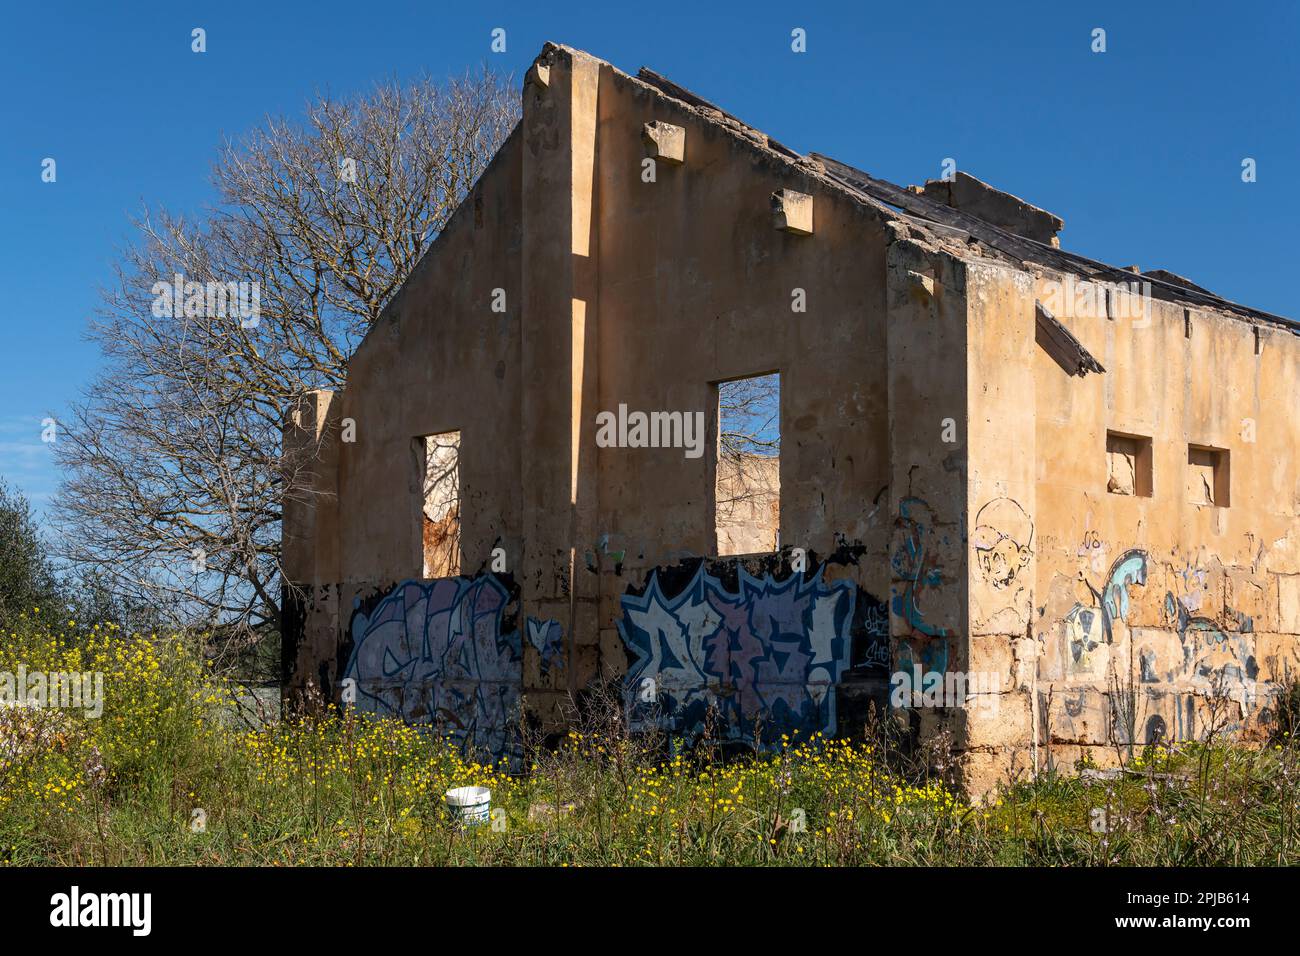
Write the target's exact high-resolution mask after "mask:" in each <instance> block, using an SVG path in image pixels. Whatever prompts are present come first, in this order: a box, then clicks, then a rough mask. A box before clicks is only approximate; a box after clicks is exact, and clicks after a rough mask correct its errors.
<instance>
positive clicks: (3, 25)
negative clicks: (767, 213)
mask: <svg viewBox="0 0 1300 956" xmlns="http://www.w3.org/2000/svg"><path fill="white" fill-rule="evenodd" d="M728 6H730V9H727V7H728ZM1297 9H1298V6H1297V5H1296V4H1293V3H1291V2H1276V3H1258V4H1251V5H1240V4H1227V3H1225V4H1209V3H1199V2H1179V3H1163V4H1162V3H1134V2H1124V3H1068V4H1066V3H1050V2H1048V3H1044V2H1042V0H1037V2H1026V3H1003V4H998V3H988V4H984V3H978V4H976V3H970V2H964V3H942V2H931V3H924V4H919V3H918V4H901V3H873V2H868V0H856V2H848V3H804V4H792V3H767V2H747V3H743V4H742V3H734V4H730V5H727V4H715V3H652V4H645V3H636V2H622V3H619V2H615V3H611V2H608V0H606V2H600V3H585V4H576V3H575V4H566V3H562V2H555V3H551V2H547V3H536V2H533V3H527V4H483V3H477V2H476V3H464V4H457V3H454V2H432V0H427V2H421V3H403V2H384V3H363V2H357V0H348V2H333V0H315V2H302V3H288V2H274V3H273V2H267V0H261V2H257V3H251V2H244V0H222V2H211V3H195V2H187V3H176V2H171V3H162V2H144V0H133V2H129V3H104V2H85V3H76V4H70V3H60V2H54V0H51V2H40V3H21V4H20V3H16V2H14V3H7V4H5V9H4V12H3V13H0V91H3V92H2V93H0V103H3V110H0V121H2V122H0V223H3V227H4V228H3V229H0V278H3V285H4V298H3V302H4V309H5V314H4V315H3V318H2V319H0V322H2V323H3V348H0V474H3V475H5V476H7V477H8V478H9V479H10V480H11V481H13V482H15V483H17V484H18V485H19V486H20V487H21V488H22V489H23V490H24V491H25V492H26V493H27V494H28V495H29V496H30V497H31V498H32V499H33V502H34V504H35V505H36V506H37V507H38V508H40V507H41V506H43V505H44V503H45V502H46V501H47V499H48V496H49V495H50V493H51V492H52V491H53V490H54V488H55V486H56V485H57V480H58V476H57V474H56V472H55V470H54V469H53V467H52V464H51V461H50V455H49V448H48V446H46V445H43V444H42V443H41V441H40V421H41V419H42V418H43V417H44V416H45V415H46V414H53V415H54V416H55V417H58V416H59V415H60V413H61V410H62V409H63V408H65V407H66V405H67V403H68V401H69V400H70V399H71V398H73V397H74V396H75V395H76V394H77V393H78V391H79V390H81V389H83V388H84V387H85V386H86V385H87V383H88V382H89V381H90V379H91V377H92V375H93V373H94V371H95V368H96V365H97V362H98V356H97V354H96V352H95V350H94V348H93V346H91V345H90V344H89V343H87V342H86V341H85V340H84V338H83V329H84V326H85V320H86V318H87V316H88V315H89V314H90V312H91V310H92V309H93V307H94V305H95V302H96V298H97V290H98V289H99V288H100V287H101V286H104V285H106V284H108V282H109V280H110V271H109V267H110V263H111V262H112V261H113V257H114V250H115V248H117V247H118V246H120V245H121V244H123V243H124V242H125V241H126V240H127V239H128V237H129V235H130V231H129V229H128V226H127V222H126V217H127V215H128V214H129V213H130V212H132V211H134V210H137V209H139V207H140V204H141V203H142V202H144V201H148V202H149V203H150V204H163V205H166V206H167V207H169V208H172V209H174V210H178V211H184V210H196V209H198V208H200V207H201V206H202V205H203V204H204V203H205V202H206V201H208V200H209V199H210V197H211V191H210V187H209V185H208V182H207V177H208V172H209V168H210V166H211V163H212V160H213V158H214V155H215V152H214V150H215V147H216V145H217V143H218V142H219V139H220V137H221V135H222V134H223V133H226V134H238V133H240V132H242V131H243V130H246V129H248V128H249V127H252V126H254V125H256V124H258V123H259V122H260V121H261V120H262V118H263V117H264V116H265V115H266V114H267V113H273V114H287V115H294V114H297V113H298V112H299V111H300V110H301V107H302V104H303V101H304V99H305V98H306V97H307V96H309V95H310V94H311V93H312V91H313V90H316V89H329V90H331V91H333V92H336V93H344V92H351V91H356V90H362V89H365V88H367V87H368V86H369V85H370V84H371V83H372V82H373V81H374V80H376V79H378V78H381V77H385V76H391V75H397V76H408V75H411V74H413V73H417V72H419V71H421V70H427V71H429V72H430V73H432V74H434V75H435V76H442V75H446V74H449V73H459V72H461V71H463V70H465V69H466V68H468V67H474V66H477V65H479V64H481V63H483V62H488V63H490V64H492V65H494V66H496V67H498V68H500V69H502V70H503V71H507V72H514V73H515V75H516V78H519V77H521V76H522V72H523V70H524V69H525V68H526V67H527V65H528V64H529V63H530V62H531V60H532V58H533V57H534V56H535V55H536V53H537V52H538V50H539V49H540V47H541V45H542V43H543V42H544V41H546V40H555V41H558V42H562V43H567V44H570V45H572V46H577V47H580V48H582V49H585V50H587V51H589V52H591V53H593V54H595V55H597V56H600V57H602V58H604V59H606V60H609V61H611V62H613V63H614V64H615V65H617V66H619V67H621V68H623V69H625V70H629V71H635V70H636V69H637V68H638V67H640V66H642V65H646V66H650V67H653V68H654V69H656V70H658V71H660V72H661V73H665V74H667V75H668V76H670V77H672V78H673V79H674V80H676V81H677V82H678V83H681V84H682V85H684V86H686V87H688V88H690V89H693V90H694V91H696V92H697V93H699V94H700V95H702V96H704V97H706V98H708V99H710V100H713V101H714V102H716V103H718V104H719V105H720V106H722V107H724V108H725V109H727V110H728V111H730V112H732V113H734V114H736V115H737V116H739V117H741V118H743V119H745V120H746V121H747V122H750V123H752V124H753V125H755V126H757V127H759V128H761V129H763V130H764V131H766V132H768V133H769V134H771V135H772V136H774V137H776V138H777V139H779V140H781V141H783V142H784V143H786V144H787V145H789V146H791V147H793V148H795V149H798V150H800V151H803V152H807V151H810V150H814V149H815V150H818V151H820V152H824V153H827V154H829V155H832V156H835V157H837V158H841V159H843V160H844V161H846V162H849V163H852V164H854V165H857V166H859V167H861V168H864V169H866V170H868V171H870V172H872V173H874V174H876V175H879V176H882V177H885V178H887V179H890V180H893V181H895V182H899V183H903V184H908V183H921V182H924V181H925V179H927V178H935V177H937V176H938V175H939V174H940V172H941V169H940V164H941V163H942V162H943V159H944V158H945V157H953V158H954V159H955V160H956V161H957V164H958V167H959V168H961V169H964V170H966V171H968V172H970V173H972V174H973V175H975V176H978V177H980V178H982V179H986V180H989V181H991V182H992V183H994V184H995V185H998V186H1000V187H1002V188H1005V189H1007V190H1009V191H1011V192H1014V193H1016V194H1018V195H1020V196H1022V197H1024V198H1025V199H1027V200H1029V201H1030V202H1034V203H1036V204H1038V205H1041V206H1043V207H1045V208H1047V209H1050V210H1051V211H1053V212H1055V213H1057V214H1058V215H1060V216H1062V217H1063V218H1064V219H1065V223H1066V225H1065V230H1064V232H1063V234H1062V239H1063V243H1064V245H1065V246H1066V247H1067V248H1070V249H1073V250H1075V251H1078V252H1081V253H1084V254H1085V255H1089V256H1092V257H1094V258H1098V259H1102V260H1105V261H1107V262H1110V263H1113V264H1116V265H1129V264H1138V265H1140V266H1141V267H1142V268H1144V269H1151V268H1165V269H1170V270H1172V271H1174V272H1177V273H1180V274H1182V275H1186V276H1188V277H1189V278H1191V279H1192V280H1194V281H1195V282H1197V283H1199V284H1200V285H1202V286H1205V287H1206V288H1209V289H1211V290H1213V291H1215V292H1217V293H1219V294H1221V295H1224V296H1226V297H1228V298H1231V299H1235V300H1237V301H1240V302H1243V303H1246V304H1249V305H1253V306H1255V307H1257V308H1261V309H1266V310H1268V311H1272V312H1276V313H1281V314H1283V315H1288V316H1291V317H1294V318H1300V308H1297V302H1296V293H1295V284H1294V279H1295V277H1296V276H1297V275H1298V274H1300V268H1297V265H1296V251H1295V248H1296V247H1295V242H1294V238H1293V236H1292V235H1291V233H1292V231H1293V230H1294V229H1295V228H1296V223H1297V221H1300V190H1298V189H1297V186H1296V181H1295V168H1296V165H1297V163H1298V162H1300V133H1298V132H1297V123H1298V122H1300V110H1297V106H1298V105H1300V104H1298V103H1297V99H1298V97H1297V91H1298V90H1300V82H1298V80H1300V70H1298V68H1297V54H1296V41H1297V39H1298V38H1300V29H1298V27H1300V13H1297ZM196 26H201V27H203V28H205V29H206V30H207V38H208V52H206V53H204V54H202V55H197V54H194V53H192V52H191V51H190V31H191V29H192V28H193V27H196ZM495 27H502V28H504V29H505V30H506V31H507V52H506V53H505V54H493V53H492V52H491V51H490V40H491V37H490V34H491V31H492V29H493V28H495ZM795 27H802V28H804V29H805V30H806V31H807V37H808V51H807V52H806V53H803V54H795V53H793V52H791V50H790V31H791V30H792V29H794V28H795ZM1094 27H1102V28H1104V29H1105V30H1106V31H1107V52H1105V53H1104V54H1094V53H1093V52H1091V49H1090V47H1091V42H1092V38H1091V32H1092V30H1093V28H1094ZM47 156H49V157H54V158H55V159H56V160H57V162H58V181H57V183H54V184H46V183H42V182H41V178H40V172H41V166H40V164H41V160H42V159H43V158H44V157H47ZM1243 157H1253V158H1254V159H1255V160H1256V161H1257V163H1258V181H1257V182H1255V183H1252V184H1245V183H1243V182H1242V181H1241V161H1242V159H1243Z"/></svg>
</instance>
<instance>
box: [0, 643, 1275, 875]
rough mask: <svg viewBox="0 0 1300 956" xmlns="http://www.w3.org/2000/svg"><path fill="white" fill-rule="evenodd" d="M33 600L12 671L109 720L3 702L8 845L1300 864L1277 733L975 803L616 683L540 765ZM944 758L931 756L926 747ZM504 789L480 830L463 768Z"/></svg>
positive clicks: (323, 859) (919, 773)
mask: <svg viewBox="0 0 1300 956" xmlns="http://www.w3.org/2000/svg"><path fill="white" fill-rule="evenodd" d="M37 620H39V619H38V618H36V619H35V620H34V619H31V618H29V619H24V620H22V621H20V622H19V626H18V627H15V628H11V629H9V633H8V634H7V635H5V636H6V637H7V640H6V641H5V642H4V643H3V645H2V646H0V671H4V670H8V671H14V670H16V668H17V665H18V664H19V663H24V664H25V665H26V667H27V669H28V670H29V671H32V670H44V671H58V670H63V671H96V670H97V671H101V672H102V673H103V674H104V689H105V706H104V711H103V715H102V716H101V717H99V718H97V719H96V718H91V717H86V716H85V715H83V714H79V713H76V712H59V711H49V710H41V709H33V708H27V707H7V708H3V709H0V861H2V862H5V863H9V864H16V865H27V864H46V865H48V864H55V865H58V864H106V865H138V864H145V865H148V864H225V865H295V864H324V865H359V866H365V865H376V864H380V865H383V864H388V865H444V864H446V865H475V864H490V865H542V866H592V865H669V866H677V865H773V864H775V865H877V864H879V865H898V864H911V865H971V864H974V865H1025V864H1035V865H1159V866H1167V865H1192V864H1201V865H1215V864H1229V865H1243V866H1244V865H1259V864H1294V863H1297V862H1300V852H1298V851H1297V836H1300V824H1298V823H1297V815H1296V802H1297V795H1296V789H1297V788H1296V782H1297V760H1296V748H1295V746H1294V744H1293V738H1292V737H1291V736H1290V734H1289V731H1288V730H1279V735H1278V737H1277V738H1276V739H1275V740H1274V741H1273V742H1271V743H1270V744H1269V745H1268V746H1266V747H1260V748H1253V749H1251V748H1245V747H1235V746H1229V745H1222V746H1220V745H1209V746H1206V745H1200V744H1184V745H1175V746H1170V747H1164V748H1159V747H1149V748H1146V749H1145V750H1139V751H1137V752H1136V753H1135V754H1134V755H1133V758H1132V760H1131V761H1130V762H1129V764H1128V766H1127V767H1126V768H1125V769H1124V770H1123V771H1121V772H1119V773H1117V774H1113V775H1110V776H1108V777H1106V778H1102V779H1099V778H1095V777H1094V778H1085V777H1078V776H1073V775H1071V776H1066V775H1061V774H1057V773H1048V774H1044V775H1040V777H1039V778H1038V779H1037V780H1036V781H1034V782H1032V783H1022V784H1018V785H1016V786H1012V787H1007V788H1005V789H1004V790H1003V791H1002V792H1000V793H999V794H997V795H996V796H995V797H994V798H993V799H992V800H990V801H989V802H988V803H981V804H980V805H978V806H972V805H970V804H968V803H967V802H966V801H964V800H963V799H962V798H961V797H960V796H959V795H957V794H955V793H953V792H951V791H950V790H949V789H947V788H946V787H945V786H944V785H943V783H942V782H941V781H940V780H938V779H936V778H933V777H928V776H926V775H925V774H924V772H923V770H922V769H920V768H911V769H910V770H909V769H908V768H907V767H906V766H905V765H903V764H902V763H900V761H899V760H898V759H896V758H897V754H895V753H894V751H893V749H892V745H891V744H890V735H889V734H888V733H886V732H885V731H886V729H887V727H888V722H885V724H882V725H880V726H878V727H875V728H872V729H871V730H870V732H869V733H868V734H867V735H866V739H859V740H857V741H855V742H849V741H846V740H829V739H825V738H821V737H814V738H811V739H807V740H785V741H783V743H782V746H780V747H779V748H777V749H776V750H775V751H774V752H771V753H766V754H762V755H749V756H742V757H740V758H736V757H734V756H731V757H728V758H725V759H724V757H723V755H722V754H720V753H717V752H714V751H711V750H710V749H709V748H707V747H704V748H697V749H695V750H694V751H693V752H688V751H686V750H685V749H684V748H682V747H681V746H680V745H679V744H680V742H675V741H671V740H663V739H658V738H655V737H653V736H644V735H633V734H629V733H628V732H627V731H626V728H625V725H624V723H623V721H622V719H621V715H620V713H619V709H618V706H617V699H616V698H615V697H613V696H608V695H607V696H605V697H603V698H601V697H599V696H597V699H596V701H595V703H594V704H591V703H589V704H588V706H586V707H584V709H583V710H582V712H581V713H578V712H575V713H574V714H573V715H572V718H573V723H572V726H573V727H574V729H573V730H572V731H570V732H569V733H568V735H567V736H566V737H564V738H563V739H562V740H561V741H560V742H559V743H558V745H553V746H550V747H542V746H536V745H535V744H537V743H538V742H537V741H530V742H529V744H530V745H529V747H528V748H527V760H526V768H525V769H526V772H524V773H516V774H511V773H508V772H506V770H505V768H503V767H492V766H485V765H482V764H479V763H475V762H474V761H472V760H467V759H466V758H464V757H463V756H461V754H460V753H459V752H458V751H457V750H456V749H455V748H453V747H451V746H450V745H448V744H447V743H446V742H445V741H444V740H442V739H440V738H439V737H438V736H437V735H436V734H435V733H432V732H430V731H428V730H422V729H418V728H413V727H409V726H406V725H404V724H401V723H400V722H397V721H394V720H387V719H371V718H369V717H367V716H365V715H358V714H356V713H355V712H351V711H349V712H347V713H345V714H338V713H333V712H329V713H327V714H326V715H325V716H322V717H306V716H304V717H298V718H293V719H288V720H284V721H281V722H277V723H274V724H272V725H269V726H265V727H261V728H257V729H250V728H247V727H242V726H239V725H238V724H237V723H235V722H233V721H231V720H230V719H228V718H229V715H230V714H231V712H232V709H231V701H230V697H229V695H228V694H227V693H226V692H225V691H224V690H223V689H222V688H221V685H220V683H219V682H217V681H214V680H212V679H211V678H210V677H209V675H208V672H207V669H206V667H205V666H204V665H203V663H202V662H201V660H200V659H199V657H198V655H197V654H196V653H195V652H194V650H193V649H192V648H191V646H190V645H189V644H188V643H187V641H186V640H185V639H183V638H180V637H157V636H141V635H133V636H127V635H122V634H120V633H117V632H114V631H113V630H111V629H108V628H89V629H87V628H79V627H76V626H74V625H71V624H68V623H63V624H60V625H58V626H54V627H50V626H41V625H39V624H38V623H36V621H37ZM928 763H930V764H933V763H934V761H928ZM467 784H477V785H483V786H487V787H489V788H490V789H491V791H492V807H493V815H492V819H491V822H490V823H489V824H488V825H485V826H481V827H476V828H471V829H463V828H461V827H460V826H458V825H457V823H456V822H455V821H453V820H452V819H451V818H450V816H449V814H448V812H447V810H446V808H445V807H444V805H443V802H442V794H443V793H444V792H445V791H446V790H447V789H448V788H450V787H453V786H461V785H467Z"/></svg>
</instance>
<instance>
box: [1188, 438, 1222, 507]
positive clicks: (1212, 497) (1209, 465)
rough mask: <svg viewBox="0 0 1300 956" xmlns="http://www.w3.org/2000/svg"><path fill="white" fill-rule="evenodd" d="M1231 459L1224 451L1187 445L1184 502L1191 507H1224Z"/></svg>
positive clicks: (1205, 446)
mask: <svg viewBox="0 0 1300 956" xmlns="http://www.w3.org/2000/svg"><path fill="white" fill-rule="evenodd" d="M1230 479H1231V460H1230V458H1229V455H1228V451H1227V449H1224V448H1211V447H1210V446H1209V445H1188V446H1187V500H1188V501H1189V502H1191V503H1192V504H1194V505H1201V506H1205V507H1214V508H1227V507H1228V506H1229V504H1231V501H1230V488H1229V484H1230Z"/></svg>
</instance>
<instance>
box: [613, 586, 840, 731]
mask: <svg viewBox="0 0 1300 956" xmlns="http://www.w3.org/2000/svg"><path fill="white" fill-rule="evenodd" d="M737 585H738V586H737V589H736V590H734V591H733V590H730V589H728V588H727V587H726V586H725V585H724V584H723V583H722V582H721V581H720V580H719V579H718V578H716V577H714V576H713V575H711V574H709V573H708V572H707V571H706V570H705V567H704V564H703V562H701V563H700V566H699V567H698V568H697V570H696V571H695V574H694V576H693V577H692V578H691V579H690V580H689V582H688V583H687V584H686V585H685V586H684V587H682V588H681V589H680V590H679V591H677V592H676V593H668V592H667V591H666V590H665V586H664V585H663V584H662V583H661V579H660V574H659V571H652V572H651V574H650V578H649V580H648V581H647V582H646V585H645V588H644V590H643V591H642V592H641V593H640V594H635V593H629V594H626V595H624V596H623V598H622V619H621V620H620V621H619V623H618V630H619V634H620V636H621V637H622V639H623V642H624V644H625V646H626V647H627V650H628V652H629V657H630V665H629V669H628V674H627V677H626V681H625V687H626V691H627V704H628V714H629V718H630V722H631V723H632V725H633V727H635V728H639V729H646V728H647V727H650V726H655V725H657V726H659V727H660V728H662V729H664V730H667V731H670V732H673V733H681V734H686V735H692V736H694V735H700V734H702V733H703V732H705V731H706V729H710V728H709V727H706V724H708V723H709V722H710V721H712V722H713V725H712V728H711V729H712V733H713V735H714V736H716V737H718V738H720V739H725V740H740V741H745V742H747V743H751V744H754V743H764V742H770V741H771V740H773V739H774V738H779V736H780V735H781V734H782V733H791V732H801V733H806V734H810V733H813V732H815V731H821V732H822V733H825V734H834V733H835V730H836V721H835V693H834V686H835V684H836V682H837V681H838V680H839V679H840V676H841V675H842V674H843V672H844V671H846V670H847V669H848V667H849V658H850V654H851V646H850V645H851V629H852V628H851V625H852V621H853V611H854V603H855V598H856V590H857V589H856V586H855V585H854V584H853V583H852V582H851V581H847V580H844V581H835V582H831V583H827V582H826V581H824V580H823V578H822V572H821V569H819V570H818V571H817V572H815V573H813V574H804V573H795V574H792V575H791V576H790V577H788V578H787V579H786V580H784V581H777V580H775V579H774V578H773V577H772V576H771V575H770V574H765V575H763V576H762V577H755V576H754V575H751V574H749V573H748V572H746V571H745V570H744V568H739V569H738V580H737ZM711 710H713V711H714V712H715V715H714V716H712V717H710V711H711Z"/></svg>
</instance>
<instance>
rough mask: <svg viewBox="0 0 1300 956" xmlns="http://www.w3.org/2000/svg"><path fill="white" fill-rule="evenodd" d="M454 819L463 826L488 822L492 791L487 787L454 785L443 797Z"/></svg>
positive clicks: (473, 825)
mask: <svg viewBox="0 0 1300 956" xmlns="http://www.w3.org/2000/svg"><path fill="white" fill-rule="evenodd" d="M442 799H443V800H444V801H445V802H446V804H447V809H448V810H450V811H451V816H452V819H453V820H457V821H459V822H460V824H461V826H467V827H476V826H479V825H481V824H484V823H487V822H488V818H489V816H490V815H491V812H492V791H491V790H489V789H488V788H487V787H452V788H451V789H450V790H448V791H447V792H446V793H445V794H444V795H443V798H442Z"/></svg>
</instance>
